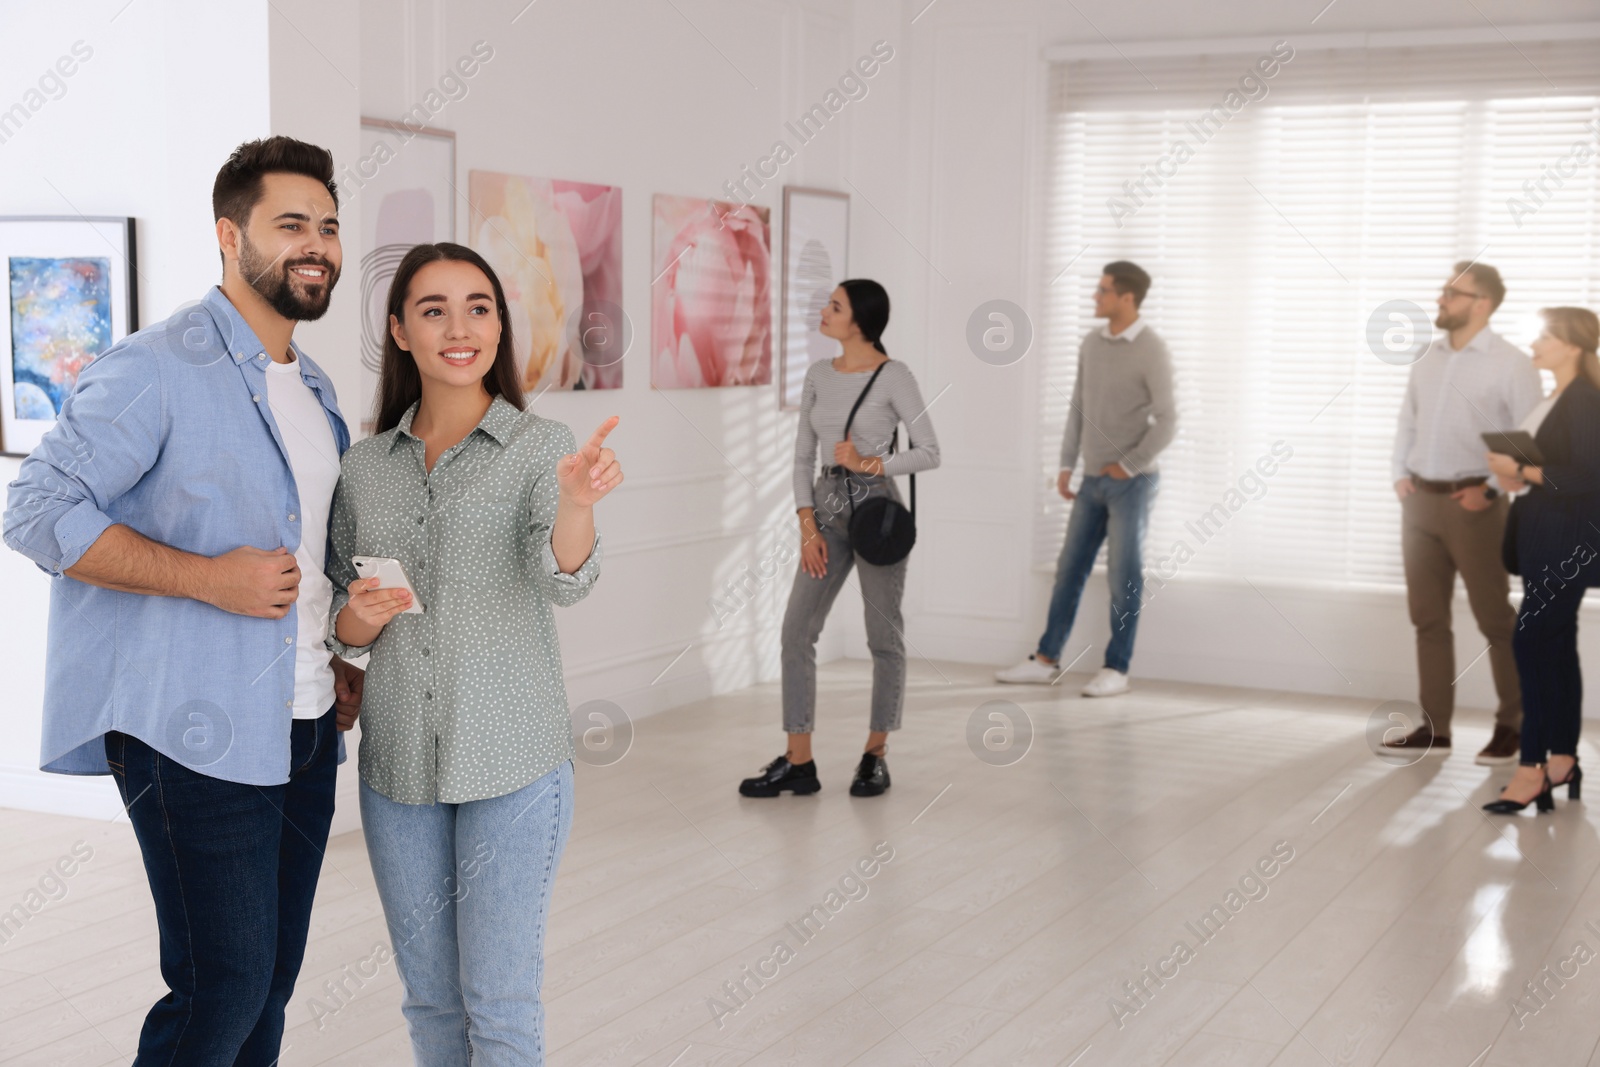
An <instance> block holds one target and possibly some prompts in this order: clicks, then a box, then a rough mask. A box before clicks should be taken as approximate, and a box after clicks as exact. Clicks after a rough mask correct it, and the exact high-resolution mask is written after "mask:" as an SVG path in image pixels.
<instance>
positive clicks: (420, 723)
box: [328, 243, 622, 1063]
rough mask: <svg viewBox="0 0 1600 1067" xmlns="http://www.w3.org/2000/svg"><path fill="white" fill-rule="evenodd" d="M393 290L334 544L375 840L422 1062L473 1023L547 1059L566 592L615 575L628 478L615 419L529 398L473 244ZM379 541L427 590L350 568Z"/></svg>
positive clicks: (364, 802) (564, 820) (443, 252)
mask: <svg viewBox="0 0 1600 1067" xmlns="http://www.w3.org/2000/svg"><path fill="white" fill-rule="evenodd" d="M388 312H389V336H388V338H387V339H386V341H385V345H384V358H383V369H382V373H381V375H380V379H379V383H378V396H379V410H378V414H377V428H378V433H377V435H376V436H374V437H369V438H367V439H366V440H364V441H362V442H360V443H359V444H358V445H356V446H355V447H354V448H352V449H351V451H350V452H349V453H348V455H347V456H346V459H345V462H344V464H343V470H342V473H341V475H340V479H339V487H338V490H337V492H336V493H335V496H334V509H333V521H332V531H331V541H332V546H333V556H332V559H331V561H330V566H329V574H330V576H331V577H332V579H333V580H334V583H335V584H336V586H337V587H338V589H339V592H338V593H337V595H336V596H335V599H334V603H333V609H332V617H333V623H334V625H333V636H332V637H331V638H330V639H329V641H328V644H329V647H330V648H332V649H334V650H335V651H337V652H339V653H340V654H341V655H347V656H353V655H360V654H365V653H369V652H370V654H371V657H372V658H371V662H370V666H369V669H368V677H369V680H370V683H371V684H369V685H368V686H367V687H366V690H365V695H364V700H363V704H362V719H361V721H362V738H361V761H360V763H361V821H362V826H363V828H364V830H365V834H366V841H367V851H368V855H369V856H370V857H371V860H372V869H373V873H374V876H375V878H376V881H377V887H378V895H379V897H380V898H381V900H382V902H383V909H384V915H385V917H386V919H387V921H388V924H389V931H390V936H391V939H392V940H393V942H394V945H395V954H396V958H397V959H398V961H399V969H400V974H401V977H402V980H403V981H404V983H405V986H406V999H405V1006H404V1011H405V1014H406V1017H407V1019H408V1021H409V1023H410V1030H411V1040H412V1044H413V1047H414V1050H415V1053H416V1059H417V1062H419V1063H453V1062H463V1061H464V1059H465V1057H466V1051H467V1044H466V1042H467V1039H468V1035H470V1040H471V1044H472V1047H473V1048H481V1047H483V1046H484V1043H485V1042H486V1041H493V1042H494V1043H495V1044H497V1045H499V1046H500V1047H504V1048H508V1049H513V1050H515V1052H516V1054H517V1055H516V1062H519V1063H542V1062H543V1058H542V1057H543V1047H544V1036H543V1026H544V1009H543V1005H542V1004H541V1002H540V999H539V986H540V976H541V975H542V973H543V954H544V917H545V915H546V914H547V912H548V910H549V893H550V889H551V886H552V883H553V881H554V878H555V871H556V866H557V864H558V863H559V862H560V860H561V854H562V851H563V849H564V848H565V844H566V839H567V833H568V831H569V829H570V827H571V825H572V802H573V793H572V755H573V742H572V726H571V720H570V718H569V717H568V712H567V695H566V688H565V684H564V682H563V680H562V667H561V654H560V650H559V647H558V645H557V641H556V631H555V619H554V616H553V613H552V607H553V606H554V605H558V604H559V605H568V604H572V603H575V602H576V601H578V600H580V599H581V598H583V597H584V596H586V595H588V593H589V591H590V590H591V589H592V588H593V587H594V583H595V580H596V579H597V578H598V577H599V573H600V541H599V538H598V536H597V535H596V533H595V528H594V505H595V504H596V503H597V502H598V501H599V500H600V499H601V498H602V497H604V496H605V495H606V494H607V493H609V492H610V491H611V490H612V489H614V488H616V486H617V485H618V484H620V483H621V481H622V468H621V467H620V466H619V465H618V463H617V460H616V456H615V455H614V454H613V453H612V451H611V450H610V449H609V448H606V447H604V444H605V439H606V435H607V434H609V433H610V432H611V431H612V430H613V429H614V428H615V427H616V425H617V422H618V420H617V419H616V418H615V417H612V418H610V419H608V420H606V422H605V423H604V424H602V425H601V426H600V428H599V429H598V430H597V431H596V432H595V433H594V435H593V436H592V437H591V438H590V439H589V441H588V443H587V444H585V445H584V446H583V448H581V449H578V448H576V447H575V444H576V441H575V438H574V437H573V434H572V431H571V430H569V429H568V428H567V427H565V426H563V425H561V424H560V423H557V422H552V421H550V420H548V419H543V418H540V417H539V416H537V415H534V414H533V413H532V412H528V411H524V410H523V400H522V391H521V387H520V384H519V379H518V376H517V371H516V355H515V347H514V345H513V344H512V331H511V327H510V324H509V322H508V319H507V314H506V300H505V290H504V288H503V287H502V286H501V283H500V279H499V278H498V277H497V276H496V275H495V273H494V270H493V269H492V268H491V267H490V266H489V264H488V263H487V262H486V261H485V260H484V259H483V257H481V256H480V255H478V253H476V252H474V251H472V250H471V249H469V248H466V247H464V246H462V245H457V244H449V243H441V244H431V245H418V246H417V247H415V248H413V249H412V250H411V251H410V252H408V253H407V254H406V256H405V258H404V259H402V260H401V262H400V264H399V266H398V268H397V269H396V271H395V276H394V280H393V282H392V283H391V285H390V289H389V299H388ZM369 555H370V556H378V557H381V558H383V559H385V560H387V561H390V562H392V563H394V564H398V566H399V567H400V568H401V569H402V570H403V571H404V573H405V574H406V575H407V576H408V577H409V579H410V581H411V583H412V585H413V586H414V587H415V589H416V598H417V600H418V601H420V603H421V604H423V605H424V606H425V607H424V611H422V612H408V611H407V610H406V609H407V608H408V607H410V606H411V602H412V596H411V594H410V592H408V591H407V590H406V589H404V588H400V587H385V586H383V585H382V584H381V579H380V578H370V579H363V578H358V577H357V572H356V570H355V567H354V564H353V561H354V559H355V558H357V557H359V556H369ZM482 845H487V846H489V847H490V848H492V849H493V854H494V855H495V857H496V862H495V863H494V865H493V866H492V867H489V868H486V869H485V871H484V873H483V875H482V881H481V882H480V884H479V885H478V886H477V887H476V891H475V892H474V893H473V894H472V896H471V897H470V898H466V897H463V898H462V899H461V900H460V901H459V902H458V901H450V902H448V904H447V905H446V907H447V912H446V913H444V914H441V915H440V920H439V921H436V922H432V923H429V924H427V925H426V926H425V927H424V928H423V929H422V930H421V931H416V932H413V931H410V930H409V929H408V928H407V926H406V923H407V921H408V920H409V919H410V917H412V916H414V915H416V914H417V913H418V911H419V909H424V908H425V907H426V906H427V902H428V899H429V897H430V896H432V895H434V894H435V893H436V890H437V887H438V886H439V885H440V884H441V883H442V882H443V881H444V880H446V879H448V878H450V877H451V876H452V874H453V872H454V870H455V868H456V866H457V864H458V863H459V861H460V858H461V855H462V854H464V853H466V852H470V851H472V850H473V849H474V848H476V847H479V846H482ZM501 857H504V859H503V860H502V859H501ZM486 1035H493V1037H492V1038H490V1037H487V1036H486Z"/></svg>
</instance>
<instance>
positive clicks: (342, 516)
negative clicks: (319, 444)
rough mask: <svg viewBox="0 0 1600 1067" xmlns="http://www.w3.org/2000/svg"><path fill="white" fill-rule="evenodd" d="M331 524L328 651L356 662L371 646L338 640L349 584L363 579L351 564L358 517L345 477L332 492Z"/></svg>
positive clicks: (324, 569) (329, 541)
mask: <svg viewBox="0 0 1600 1067" xmlns="http://www.w3.org/2000/svg"><path fill="white" fill-rule="evenodd" d="M330 516H331V517H330V518H329V520H328V563H327V566H326V567H324V568H323V573H324V574H326V575H327V576H328V582H329V584H331V585H332V586H333V603H332V604H331V605H329V607H328V639H327V641H326V642H325V644H326V645H327V646H328V651H329V652H332V653H333V654H334V655H336V656H338V657H340V658H341V659H355V658H356V657H357V656H365V655H366V654H367V653H368V652H371V651H372V646H371V645H370V644H368V645H347V644H345V643H344V642H343V641H341V640H339V626H338V623H339V612H341V611H343V610H344V608H345V605H346V604H348V603H350V583H351V582H353V581H355V580H356V579H357V578H359V577H360V575H359V574H357V573H356V565H355V564H354V563H352V562H350V560H351V557H353V556H354V555H355V551H356V515H355V509H354V508H352V507H351V506H350V486H349V483H348V480H347V478H346V476H345V475H344V474H340V475H339V483H338V485H337V486H336V487H335V488H334V490H333V510H332V511H331V513H330Z"/></svg>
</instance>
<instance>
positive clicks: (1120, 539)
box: [1038, 474, 1160, 674]
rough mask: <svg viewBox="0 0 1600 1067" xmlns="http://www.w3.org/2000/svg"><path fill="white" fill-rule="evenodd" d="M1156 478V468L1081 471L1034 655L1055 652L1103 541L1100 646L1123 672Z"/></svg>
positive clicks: (1138, 602) (1134, 625)
mask: <svg viewBox="0 0 1600 1067" xmlns="http://www.w3.org/2000/svg"><path fill="white" fill-rule="evenodd" d="M1159 479H1160V475H1157V474H1136V475H1134V476H1133V477H1132V478H1113V477H1111V476H1110V475H1107V474H1093V475H1086V476H1085V477H1084V479H1083V484H1082V485H1081V486H1079V488H1078V498H1077V499H1076V500H1075V501H1073V503H1072V517H1071V518H1070V519H1068V520H1067V537H1066V540H1065V541H1063V542H1062V544H1061V559H1060V560H1059V561H1058V562H1057V563H1056V587H1055V591H1054V592H1052V593H1051V594H1050V616H1049V618H1048V619H1047V620H1046V622H1045V628H1044V636H1042V637H1040V638H1039V650H1038V651H1039V655H1041V656H1044V657H1046V658H1048V659H1056V660H1058V659H1060V658H1061V650H1062V649H1063V648H1065V647H1066V644H1067V638H1068V636H1070V635H1071V633H1072V623H1073V620H1074V619H1076V618H1077V617H1078V601H1079V600H1081V599H1082V598H1083V587H1084V586H1085V585H1086V584H1087V583H1088V581H1089V573H1090V572H1091V571H1093V570H1094V559H1095V557H1096V556H1097V555H1099V554H1100V546H1101V544H1103V543H1108V544H1109V547H1108V559H1107V561H1106V580H1107V582H1108V584H1109V585H1110V587H1111V643H1110V644H1109V645H1107V646H1106V656H1105V665H1106V666H1107V667H1110V668H1111V669H1112V670H1116V671H1121V672H1122V673H1123V674H1127V673H1128V664H1129V663H1130V662H1131V661H1132V660H1133V637H1134V634H1135V633H1136V632H1137V630H1138V628H1139V609H1140V607H1141V606H1142V605H1143V604H1144V531H1145V526H1146V525H1147V523H1148V521H1149V518H1150V502H1151V501H1152V500H1154V499H1155V495H1156V485H1157V482H1158V481H1159Z"/></svg>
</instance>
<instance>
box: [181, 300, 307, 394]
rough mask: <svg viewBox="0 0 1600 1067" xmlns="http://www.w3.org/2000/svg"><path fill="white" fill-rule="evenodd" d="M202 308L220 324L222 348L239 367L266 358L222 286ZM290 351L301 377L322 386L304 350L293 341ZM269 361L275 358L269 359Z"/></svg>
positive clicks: (262, 346) (261, 347) (257, 340)
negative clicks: (256, 359) (262, 356)
mask: <svg viewBox="0 0 1600 1067" xmlns="http://www.w3.org/2000/svg"><path fill="white" fill-rule="evenodd" d="M200 303H201V305H202V306H203V307H204V308H205V309H206V310H207V311H208V312H210V313H211V320H212V321H213V322H215V323H216V324H217V332H218V334H219V335H220V336H221V339H222V345H223V347H224V348H226V349H227V352H228V355H229V356H232V357H233V362H234V363H235V364H238V363H244V362H246V361H247V360H253V359H255V358H256V357H257V356H260V355H265V354H266V346H265V345H263V344H262V343H261V339H260V338H259V337H257V336H256V332H255V331H254V330H252V329H251V328H250V324H249V323H248V322H246V321H244V316H243V315H241V314H239V309H238V308H236V307H234V306H233V301H232V300H229V299H228V297H227V294H225V293H224V292H223V291H222V287H221V286H220V285H213V286H212V287H211V289H210V290H209V291H208V292H207V293H206V295H205V299H203V300H201V301H200ZM289 351H291V352H293V353H294V361H295V365H296V366H297V367H298V368H299V369H300V377H302V378H304V379H306V381H307V382H320V381H321V380H322V379H321V377H320V376H319V375H318V374H317V373H316V372H315V371H313V370H312V369H311V365H310V364H309V363H307V362H306V359H305V353H303V352H301V351H300V346H299V345H297V344H295V343H294V341H293V340H291V341H290V342H289ZM267 358H269V359H270V358H271V357H270V356H268V357H267Z"/></svg>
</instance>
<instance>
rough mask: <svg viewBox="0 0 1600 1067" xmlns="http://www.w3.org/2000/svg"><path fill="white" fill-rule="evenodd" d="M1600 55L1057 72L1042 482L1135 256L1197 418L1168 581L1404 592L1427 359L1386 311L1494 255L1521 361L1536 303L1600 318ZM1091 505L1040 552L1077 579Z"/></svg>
mask: <svg viewBox="0 0 1600 1067" xmlns="http://www.w3.org/2000/svg"><path fill="white" fill-rule="evenodd" d="M1592 44H1593V42H1591V41H1565V42H1564V41H1551V42H1522V43H1520V44H1518V45H1516V46H1511V45H1508V44H1500V45H1483V44H1473V45H1454V46H1446V47H1436V48H1410V47H1407V48H1374V49H1360V50H1356V49H1344V50H1337V49H1330V50H1322V51H1313V50H1308V49H1301V50H1296V51H1294V52H1293V54H1292V56H1291V57H1290V58H1288V59H1286V60H1280V61H1279V62H1278V63H1277V64H1276V70H1275V71H1274V73H1273V75H1272V76H1271V77H1270V78H1268V77H1263V76H1262V74H1261V69H1262V68H1260V67H1258V66H1257V62H1258V60H1263V59H1266V58H1269V57H1268V54H1267V53H1265V52H1264V53H1263V54H1262V55H1261V56H1257V55H1253V54H1228V55H1203V56H1141V57H1138V58H1136V59H1133V60H1131V61H1129V60H1123V59H1116V60H1100V59H1093V60H1077V61H1071V62H1062V63H1056V64H1053V65H1052V74H1051V86H1050V94H1051V96H1050V106H1049V108H1048V119H1049V125H1050V128H1049V145H1048V151H1047V153H1046V166H1047V169H1048V173H1047V175H1046V181H1045V188H1046V198H1047V202H1046V205H1045V212H1044V215H1045V227H1046V232H1045V239H1044V241H1043V248H1044V258H1045V262H1044V270H1043V272H1042V277H1043V279H1044V280H1045V281H1046V286H1045V291H1044V294H1043V299H1042V301H1041V303H1040V305H1039V306H1041V307H1042V308H1043V310H1044V316H1045V321H1044V322H1043V324H1042V328H1041V330H1040V334H1041V346H1042V352H1043V354H1044V357H1045V358H1044V359H1043V360H1041V374H1042V376H1043V379H1044V381H1043V385H1042V387H1041V388H1040V390H1039V397H1040V410H1039V416H1040V418H1041V420H1042V424H1043V427H1044V433H1043V435H1042V437H1041V452H1040V456H1039V462H1040V464H1041V468H1042V474H1043V475H1044V477H1041V479H1040V482H1041V485H1047V484H1049V483H1053V481H1054V473H1055V471H1056V469H1057V465H1058V463H1057V460H1058V455H1059V447H1060V441H1061V433H1062V430H1063V428H1064V425H1065V422H1066V413H1067V407H1068V399H1069V397H1070V395H1071V391H1072V382H1073V376H1074V373H1075V371H1076V363H1077V349H1078V343H1079V341H1080V340H1081V338H1082V336H1083V335H1084V334H1085V333H1087V332H1088V331H1089V330H1091V329H1095V328H1098V326H1099V325H1100V323H1099V321H1098V320H1096V319H1094V318H1093V302H1092V298H1091V294H1092V290H1093V288H1094V285H1095V284H1096V282H1097V280H1098V279H1099V277H1100V272H1101V268H1102V266H1103V265H1104V264H1105V263H1107V262H1109V261H1111V260H1115V259H1131V260H1134V261H1135V262H1137V263H1139V264H1140V265H1141V266H1143V267H1144V268H1145V269H1146V270H1148V271H1149V272H1150V274H1151V275H1152V276H1153V278H1154V285H1153V286H1152V288H1151V291H1150V295H1149V296H1148V298H1147V299H1146V301H1145V303H1144V307H1143V309H1142V315H1143V317H1144V318H1145V319H1146V320H1147V322H1148V323H1149V325H1150V326H1152V327H1153V328H1155V329H1156V330H1157V331H1158V332H1159V333H1160V335H1161V336H1162V337H1163V338H1164V339H1165V340H1166V342H1167V345H1168V347H1169V348H1170V349H1171V350H1172V354H1173V358H1174V363H1175V368H1176V377H1177V390H1178V405H1179V429H1178V436H1177V438H1176V440H1175V441H1174V442H1173V444H1172V445H1171V447H1169V448H1168V449H1167V451H1166V452H1165V453H1163V454H1162V456H1161V458H1160V468H1161V488H1160V491H1159V493H1158V495H1157V500H1156V504H1155V508H1154V511H1153V513H1152V517H1151V527H1150V533H1149V538H1148V540H1147V542H1146V550H1145V566H1146V572H1147V575H1148V576H1150V577H1151V578H1152V579H1154V581H1153V582H1151V583H1149V584H1150V586H1151V587H1152V588H1153V589H1155V590H1157V591H1158V590H1159V588H1160V586H1161V584H1163V583H1164V582H1165V581H1168V580H1176V579H1178V578H1180V577H1187V576H1192V575H1193V576H1199V575H1204V576H1211V577H1222V578H1233V579H1244V578H1251V579H1254V580H1261V579H1266V580H1273V581H1282V582H1290V583H1300V584H1313V585H1332V586H1336V587H1346V588H1359V587H1366V588H1393V587H1396V586H1399V585H1403V583H1404V579H1403V575H1402V571H1401V562H1400V535H1399V516H1400V512H1399V505H1398V504H1397V502H1396V501H1395V498H1394V493H1393V489H1392V481H1391V477H1390V456H1391V453H1392V449H1393V442H1394V428H1395V420H1396V416H1397V413H1398V410H1399V405H1400V401H1401V398H1402V395H1403V393H1404V389H1405V384H1406V379H1407V374H1408V367H1407V366H1405V365H1398V364H1396V363H1391V362H1385V361H1384V360H1382V359H1380V358H1379V357H1378V356H1377V355H1375V354H1374V352H1373V350H1372V348H1371V347H1370V345H1369V342H1368V324H1369V320H1370V319H1372V317H1373V315H1374V312H1376V311H1378V310H1379V307H1380V305H1382V304H1384V303H1385V302H1386V301H1390V300H1396V299H1400V300H1409V301H1412V302H1413V303H1415V304H1416V305H1417V306H1418V307H1420V308H1421V309H1422V311H1423V312H1424V313H1425V314H1426V315H1427V316H1428V318H1429V319H1430V320H1431V318H1432V317H1433V315H1434V314H1435V311H1436V309H1435V305H1434V300H1435V297H1436V294H1437V292H1438V289H1439V286H1440V285H1441V284H1442V283H1443V282H1444V281H1445V280H1446V279H1447V277H1448V275H1449V271H1450V265H1451V264H1452V263H1454V262H1455V261H1456V260H1461V259H1473V258H1478V259H1481V260H1482V261H1483V262H1486V263H1490V264H1493V265H1494V266H1496V267H1498V268H1499V269H1500V271H1501V273H1502V275H1503V276H1504V278H1505V281H1506V285H1507V289H1508V293H1507V297H1506V300H1505V303H1504V304H1502V305H1501V307H1500V309H1499V310H1498V311H1497V312H1496V314H1495V316H1494V319H1493V320H1492V323H1491V328H1493V329H1495V330H1497V331H1498V332H1500V333H1502V334H1504V335H1505V336H1507V337H1508V338H1509V339H1511V340H1512V341H1513V342H1515V343H1517V344H1519V345H1520V346H1522V347H1523V348H1524V349H1526V346H1527V344H1528V343H1529V342H1530V341H1531V340H1532V338H1533V336H1534V335H1535V334H1536V333H1537V329H1538V319H1537V310H1538V309H1539V308H1541V307H1546V306H1550V305H1558V304H1577V305H1581V306H1587V307H1596V305H1597V303H1600V301H1597V295H1600V294H1597V291H1596V290H1597V287H1600V178H1597V175H1600V69H1597V66H1596V65H1595V64H1594V63H1593V61H1592V52H1593V49H1592ZM1279 54H1280V55H1281V54H1282V51H1281V50H1280V52H1279ZM1134 64H1137V67H1135V65H1134ZM1269 66H1270V64H1269ZM1250 74H1253V75H1254V78H1253V80H1251V81H1242V80H1241V79H1243V78H1245V76H1246V75H1250ZM1230 92H1235V93H1236V94H1237V95H1236V96H1235V97H1233V98H1231V99H1230V98H1229V97H1228V95H1227V94H1229V93H1230ZM1241 101H1242V103H1240V102H1241ZM1232 104H1238V105H1239V106H1237V108H1233V107H1230V105H1232ZM1180 144H1181V145H1185V146H1187V147H1188V149H1189V151H1188V152H1187V154H1185V153H1184V152H1183V151H1181V150H1180V149H1179V148H1178V146H1179V145H1180ZM1578 144H1586V145H1587V146H1588V147H1589V150H1590V153H1591V154H1590V155H1589V156H1588V158H1587V161H1586V162H1581V163H1578V162H1576V160H1575V156H1574V152H1573V146H1574V145H1578ZM1563 160H1565V161H1566V162H1564V163H1563V162H1562V161H1563ZM1563 171H1571V173H1565V174H1563V173H1562V172H1563ZM1552 173H1554V174H1555V177H1557V178H1560V184H1559V185H1557V184H1556V181H1555V179H1554V178H1552V177H1550V175H1551V174H1552ZM1541 182H1542V185H1541ZM1525 183H1529V184H1525ZM1384 321H1387V320H1384ZM1394 339H1395V340H1396V341H1397V342H1399V341H1404V340H1405V339H1406V338H1405V336H1404V330H1402V331H1401V333H1400V334H1399V335H1395V337H1394ZM1080 473H1081V472H1080ZM1067 510H1068V509H1067V505H1066V504H1065V503H1064V502H1063V501H1062V500H1061V498H1060V497H1059V496H1057V495H1056V494H1055V492H1054V490H1053V488H1046V489H1044V490H1042V492H1041V495H1040V501H1039V508H1038V517H1037V523H1036V527H1035V560H1036V563H1038V564H1041V565H1049V564H1053V563H1054V561H1055V558H1056V555H1057V553H1058V552H1059V550H1060V545H1061V541H1062V537H1063V534H1064V531H1065V522H1066V516H1067ZM1152 595H1153V594H1152Z"/></svg>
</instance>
